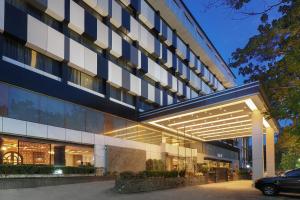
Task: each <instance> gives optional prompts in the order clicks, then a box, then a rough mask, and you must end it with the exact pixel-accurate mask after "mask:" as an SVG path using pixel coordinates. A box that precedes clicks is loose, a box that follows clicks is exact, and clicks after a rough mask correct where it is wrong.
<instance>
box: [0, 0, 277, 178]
mask: <svg viewBox="0 0 300 200" xmlns="http://www.w3.org/2000/svg"><path fill="white" fill-rule="evenodd" d="M267 111H268V102H267V100H266V98H265V95H264V93H263V91H262V90H261V88H260V86H259V83H251V84H247V85H243V86H236V84H235V77H234V75H233V73H232V72H231V70H230V69H229V68H228V66H227V65H226V63H225V62H224V60H223V59H222V57H221V56H220V54H219V53H218V51H217V50H216V48H215V47H214V45H213V44H212V43H211V41H210V40H209V39H208V37H207V36H206V34H205V33H204V31H203V30H202V29H201V27H200V25H199V24H198V23H197V21H196V20H195V19H194V17H193V16H192V14H191V13H190V11H189V10H188V9H187V7H186V6H185V4H184V3H183V2H182V1H181V0H161V1H157V0H0V147H1V153H0V163H14V164H47V165H58V166H79V165H93V166H95V167H96V168H99V169H102V170H104V171H110V172H114V171H118V172H120V171H126V170H133V171H139V170H144V169H145V162H146V160H148V159H157V160H162V161H163V162H164V163H165V167H166V169H168V170H172V169H181V168H186V169H187V170H190V171H193V170H194V168H195V166H196V165H197V164H200V165H201V164H204V163H205V164H207V165H209V166H210V167H213V166H218V167H229V168H238V167H239V158H240V149H239V148H238V147H240V146H241V145H240V142H239V141H240V140H239V139H237V138H246V137H252V143H253V144H252V146H253V149H252V155H253V172H254V179H256V178H258V177H262V176H263V175H264V166H263V165H264V162H263V160H264V158H263V137H264V135H266V138H267V139H266V141H267V142H266V145H267V158H266V164H267V174H268V175H272V174H274V132H277V131H278V128H277V127H278V126H277V124H276V122H275V121H274V120H273V119H268V118H267V117H265V116H264V115H265V114H264V113H265V112H267ZM240 148H243V147H240Z"/></svg>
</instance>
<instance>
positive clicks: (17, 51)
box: [3, 37, 62, 77]
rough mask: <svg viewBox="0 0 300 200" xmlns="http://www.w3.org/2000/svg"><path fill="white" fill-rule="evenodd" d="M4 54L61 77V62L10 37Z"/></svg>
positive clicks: (5, 45)
mask: <svg viewBox="0 0 300 200" xmlns="http://www.w3.org/2000/svg"><path fill="white" fill-rule="evenodd" d="M3 50H4V51H3V54H4V55H5V56H7V57H8V58H11V59H13V60H16V61H18V62H21V63H24V64H26V65H28V66H32V67H34V68H37V69H39V70H42V71H44V72H47V73H49V74H53V75H55V76H58V77H61V74H62V73H61V63H60V62H58V61H56V60H53V59H51V58H49V57H47V56H45V55H43V54H40V53H38V52H36V51H34V50H32V49H29V48H27V47H25V46H24V45H23V44H22V43H20V42H18V41H17V40H14V39H11V38H9V37H6V38H5V42H4V48H3Z"/></svg>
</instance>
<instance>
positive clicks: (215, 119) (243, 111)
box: [140, 82, 279, 180]
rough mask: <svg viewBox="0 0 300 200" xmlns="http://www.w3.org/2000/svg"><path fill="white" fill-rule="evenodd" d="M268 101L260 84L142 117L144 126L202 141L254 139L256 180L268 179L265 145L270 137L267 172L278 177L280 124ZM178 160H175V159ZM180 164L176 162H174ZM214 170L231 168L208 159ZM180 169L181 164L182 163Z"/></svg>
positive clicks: (163, 109) (244, 86)
mask: <svg viewBox="0 0 300 200" xmlns="http://www.w3.org/2000/svg"><path fill="white" fill-rule="evenodd" d="M268 110H269V104H268V101H267V100H266V98H265V94H264V93H263V91H262V90H261V87H260V85H259V83H258V82H254V83H250V84H246V85H243V86H239V87H235V88H231V89H227V90H224V91H221V92H216V93H214V94H210V95H206V96H203V97H196V98H193V99H190V100H187V101H184V102H179V103H176V104H172V105H169V106H166V107H162V108H159V109H156V110H152V111H149V112H144V113H142V114H141V115H140V120H141V121H143V123H147V124H150V125H152V126H155V127H158V128H161V129H164V130H166V131H168V132H170V133H173V134H174V135H177V136H181V137H184V138H187V139H192V140H195V141H200V142H214V141H221V142H222V141H226V140H232V139H236V138H245V137H252V158H253V162H252V163H253V166H252V169H253V177H252V178H253V180H257V179H259V178H261V177H263V176H264V174H265V172H264V154H263V145H264V142H263V141H264V138H266V152H267V154H266V172H267V174H268V176H273V175H274V174H275V167H274V165H275V152H274V134H275V132H278V127H279V126H278V124H277V123H276V121H275V120H274V119H271V118H269V117H268V116H267V115H266V113H267V112H268ZM174 161H175V160H174ZM174 163H176V162H174ZM207 164H208V165H211V166H212V167H222V168H230V167H231V163H230V162H229V163H228V162H227V161H224V160H211V159H210V160H207ZM177 165H178V166H180V161H178V164H177Z"/></svg>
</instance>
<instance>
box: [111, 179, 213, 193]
mask: <svg viewBox="0 0 300 200" xmlns="http://www.w3.org/2000/svg"><path fill="white" fill-rule="evenodd" d="M207 183H208V179H207V177H205V176H199V177H188V178H184V177H172V178H163V177H149V178H133V179H122V178H117V179H116V183H115V190H116V191H117V192H118V193H122V194H126V193H138V192H150V191H155V190H165V189H171V188H178V187H184V186H193V185H202V184H207Z"/></svg>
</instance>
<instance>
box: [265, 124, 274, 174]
mask: <svg viewBox="0 0 300 200" xmlns="http://www.w3.org/2000/svg"><path fill="white" fill-rule="evenodd" d="M266 132H267V136H266V164H267V166H266V167H267V175H268V176H275V149H274V130H273V129H272V128H271V127H269V128H267V131H266Z"/></svg>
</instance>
